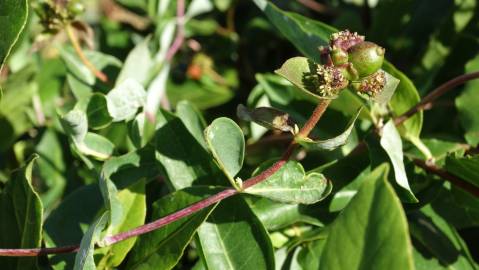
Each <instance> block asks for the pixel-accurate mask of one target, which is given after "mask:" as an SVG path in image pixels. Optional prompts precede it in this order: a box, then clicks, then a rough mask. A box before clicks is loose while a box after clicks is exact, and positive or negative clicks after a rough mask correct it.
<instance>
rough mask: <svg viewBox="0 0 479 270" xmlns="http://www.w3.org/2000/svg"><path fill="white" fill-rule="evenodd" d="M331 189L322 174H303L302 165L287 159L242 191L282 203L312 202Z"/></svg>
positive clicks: (318, 199)
mask: <svg viewBox="0 0 479 270" xmlns="http://www.w3.org/2000/svg"><path fill="white" fill-rule="evenodd" d="M331 189H332V185H331V182H330V181H328V179H326V177H324V175H322V174H319V173H316V172H313V173H309V174H307V175H306V174H305V172H304V169H303V166H301V164H300V163H298V162H296V161H288V162H287V163H286V164H285V165H283V166H282V167H281V169H279V170H278V171H277V172H276V173H274V174H273V175H271V176H270V177H268V178H266V180H264V181H262V182H260V183H258V184H256V185H254V186H251V187H249V188H247V189H245V190H244V192H246V193H249V194H253V195H257V196H262V197H266V198H269V199H272V200H275V201H279V202H284V203H295V204H298V203H301V204H313V203H316V202H318V201H320V200H322V199H324V198H325V197H326V196H327V195H328V194H329V193H330V192H331Z"/></svg>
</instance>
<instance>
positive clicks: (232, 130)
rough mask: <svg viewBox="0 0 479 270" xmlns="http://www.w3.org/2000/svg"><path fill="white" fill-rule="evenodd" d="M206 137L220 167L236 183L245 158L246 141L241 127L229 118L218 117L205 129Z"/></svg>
mask: <svg viewBox="0 0 479 270" xmlns="http://www.w3.org/2000/svg"><path fill="white" fill-rule="evenodd" d="M205 138H206V142H207V143H208V147H209V148H210V150H211V152H212V153H213V156H214V157H215V159H216V161H217V162H218V164H219V165H220V168H221V169H222V170H223V171H224V172H225V173H226V175H227V176H228V178H229V179H230V181H232V183H234V180H233V179H234V177H235V176H236V174H238V172H239V171H240V170H241V167H242V166H243V159H244V151H245V141H244V135H243V132H242V131H241V128H240V127H239V126H238V125H237V124H236V123H235V122H234V121H233V120H231V119H229V118H226V117H221V118H217V119H215V120H214V121H213V122H212V123H211V125H209V126H208V127H207V128H206V129H205Z"/></svg>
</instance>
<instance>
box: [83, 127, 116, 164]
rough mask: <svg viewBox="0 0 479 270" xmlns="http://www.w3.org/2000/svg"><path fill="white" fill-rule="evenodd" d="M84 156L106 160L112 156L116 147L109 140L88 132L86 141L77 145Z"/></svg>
mask: <svg viewBox="0 0 479 270" xmlns="http://www.w3.org/2000/svg"><path fill="white" fill-rule="evenodd" d="M77 147H78V150H80V152H81V153H82V154H85V155H88V156H92V157H94V158H96V159H98V160H106V159H108V158H109V157H111V156H112V154H113V151H114V150H115V145H114V144H113V143H112V142H111V141H110V140H108V139H107V138H105V137H103V136H101V135H98V134H96V133H92V132H88V133H87V134H86V136H85V140H84V141H83V142H81V143H78V144H77Z"/></svg>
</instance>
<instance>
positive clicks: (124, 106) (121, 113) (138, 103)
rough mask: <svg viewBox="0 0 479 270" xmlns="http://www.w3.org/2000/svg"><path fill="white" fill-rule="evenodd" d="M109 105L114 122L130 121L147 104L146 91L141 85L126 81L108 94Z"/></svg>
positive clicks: (133, 81) (130, 80)
mask: <svg viewBox="0 0 479 270" xmlns="http://www.w3.org/2000/svg"><path fill="white" fill-rule="evenodd" d="M106 97H107V105H108V111H109V112H110V115H111V117H112V118H113V121H115V122H118V121H123V120H130V119H133V117H135V115H136V112H137V111H138V109H139V108H141V107H142V106H143V105H144V104H145V100H146V91H145V89H144V88H143V86H142V85H141V84H139V83H138V82H137V81H135V80H133V79H126V80H125V81H123V82H122V83H120V85H118V86H117V87H115V88H113V89H112V90H111V91H110V92H108V94H107V95H106Z"/></svg>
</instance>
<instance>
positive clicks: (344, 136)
mask: <svg viewBox="0 0 479 270" xmlns="http://www.w3.org/2000/svg"><path fill="white" fill-rule="evenodd" d="M362 108H363V107H360V108H359V109H358V110H357V112H356V115H355V116H354V117H353V118H352V119H351V121H350V122H349V124H348V125H347V127H346V130H344V131H343V133H341V134H339V135H338V136H336V137H334V138H331V139H327V140H312V139H310V138H307V137H306V138H302V137H296V138H295V140H296V142H298V143H299V144H300V145H302V146H303V147H305V148H306V149H308V150H328V151H332V150H334V149H336V148H338V147H340V146H343V145H345V144H346V143H347V141H348V138H349V135H350V134H351V131H352V130H353V128H354V123H355V122H356V119H358V116H359V114H360V113H361V110H362Z"/></svg>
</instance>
